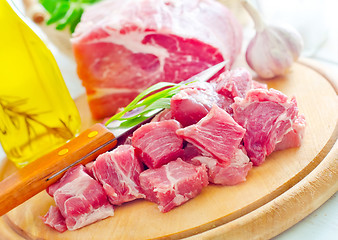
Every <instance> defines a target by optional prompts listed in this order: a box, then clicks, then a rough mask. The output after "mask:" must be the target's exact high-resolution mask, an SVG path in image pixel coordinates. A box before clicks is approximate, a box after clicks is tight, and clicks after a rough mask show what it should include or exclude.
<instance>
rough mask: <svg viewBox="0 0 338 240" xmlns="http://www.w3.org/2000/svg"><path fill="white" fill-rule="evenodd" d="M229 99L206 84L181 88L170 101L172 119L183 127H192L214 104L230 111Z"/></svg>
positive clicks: (197, 83)
mask: <svg viewBox="0 0 338 240" xmlns="http://www.w3.org/2000/svg"><path fill="white" fill-rule="evenodd" d="M232 103H233V101H232V100H231V99H230V98H227V97H224V96H222V95H219V94H218V93H217V92H216V91H215V89H214V87H213V86H212V85H211V84H210V83H207V82H195V83H191V84H188V85H187V86H184V87H182V88H181V90H180V92H179V93H177V94H176V95H174V96H173V97H172V98H171V101H170V109H171V113H172V117H173V118H174V119H176V120H177V121H179V122H180V123H181V124H182V125H183V127H186V126H189V125H192V124H195V123H197V122H198V121H199V120H201V119H202V118H203V117H205V115H207V114H208V113H209V111H210V109H211V108H212V106H213V105H214V104H216V105H218V106H219V107H221V108H223V109H226V110H228V111H230V110H231V108H230V104H232Z"/></svg>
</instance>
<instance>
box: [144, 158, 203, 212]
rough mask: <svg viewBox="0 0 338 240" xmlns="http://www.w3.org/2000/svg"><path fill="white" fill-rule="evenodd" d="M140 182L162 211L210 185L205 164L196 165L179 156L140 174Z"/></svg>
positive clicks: (168, 209) (149, 197) (193, 195)
mask: <svg viewBox="0 0 338 240" xmlns="http://www.w3.org/2000/svg"><path fill="white" fill-rule="evenodd" d="M140 183H141V187H142V189H143V191H144V192H145V194H146V196H147V199H149V200H150V201H152V202H155V203H157V204H158V208H159V209H160V211H161V212H168V211H170V210H171V209H173V208H174V207H176V206H179V205H181V204H183V203H185V202H186V201H188V200H189V199H191V198H194V197H196V196H197V195H198V194H199V193H200V192H201V190H202V188H203V187H205V186H207V185H208V175H207V170H206V168H205V166H204V165H201V166H195V165H193V164H190V163H187V162H184V161H183V160H182V159H180V158H178V159H177V160H176V161H171V162H169V163H168V164H166V165H163V166H162V167H160V168H155V169H148V170H145V171H144V172H142V173H141V174H140Z"/></svg>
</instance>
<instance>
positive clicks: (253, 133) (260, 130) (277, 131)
mask: <svg viewBox="0 0 338 240" xmlns="http://www.w3.org/2000/svg"><path fill="white" fill-rule="evenodd" d="M232 108H233V110H234V115H233V117H234V119H235V121H236V122H238V123H239V124H240V125H241V126H242V127H244V128H245V129H246V133H245V136H244V147H245V149H246V151H247V153H248V156H249V157H250V160H251V161H252V162H253V164H254V165H256V166H258V165H260V164H262V163H263V162H264V160H265V157H266V156H267V155H269V154H270V153H271V152H272V151H273V150H274V149H275V146H276V143H278V142H280V141H282V139H283V137H284V135H285V134H287V133H288V132H290V131H291V130H292V126H293V123H294V122H295V120H296V118H297V115H298V108H297V103H296V100H295V98H292V99H291V100H290V101H289V100H288V97H287V96H286V95H284V94H283V93H281V92H279V91H277V90H274V89H270V90H265V89H253V90H250V91H249V92H248V93H247V95H246V97H245V99H241V98H235V103H234V104H233V105H232Z"/></svg>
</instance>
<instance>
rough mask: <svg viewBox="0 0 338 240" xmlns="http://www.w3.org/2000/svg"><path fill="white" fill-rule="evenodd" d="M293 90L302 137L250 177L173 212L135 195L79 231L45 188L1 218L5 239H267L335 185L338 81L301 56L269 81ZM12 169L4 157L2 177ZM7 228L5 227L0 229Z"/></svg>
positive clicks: (209, 190) (212, 189)
mask: <svg viewBox="0 0 338 240" xmlns="http://www.w3.org/2000/svg"><path fill="white" fill-rule="evenodd" d="M267 83H268V85H269V87H273V88H275V89H278V90H280V91H282V92H284V93H285V94H287V95H288V96H293V95H294V96H296V98H297V101H298V105H299V110H300V112H301V113H303V114H304V115H305V117H306V121H307V128H306V133H305V137H304V142H303V145H302V146H301V147H300V148H293V149H288V150H284V151H279V152H274V153H273V154H271V155H270V156H269V157H268V158H267V160H266V162H265V163H264V164H263V165H261V166H260V167H255V168H253V169H252V170H251V171H250V172H249V175H248V177H247V181H246V182H244V183H242V184H239V185H237V186H231V187H225V186H216V185H209V186H208V187H206V188H205V189H203V191H202V193H201V194H200V195H199V196H197V197H196V198H194V199H192V200H190V201H189V202H187V203H185V204H183V205H182V206H180V207H177V208H175V209H173V210H172V211H170V212H168V213H165V214H164V213H161V212H159V210H158V208H157V206H156V204H154V203H151V202H149V201H146V200H137V201H133V202H130V203H127V204H124V205H122V206H120V207H116V208H115V216H114V217H110V218H107V219H105V220H103V221H99V222H97V223H94V224H92V225H90V226H87V227H84V228H82V229H80V230H77V231H67V232H65V233H62V234H60V233H58V232H56V231H54V230H52V229H50V228H49V227H47V226H45V225H44V224H43V223H42V221H41V219H40V217H39V216H43V215H44V214H45V213H46V212H47V210H48V208H49V206H50V205H52V204H54V202H53V199H52V198H51V197H49V196H48V195H47V194H46V192H42V193H40V194H38V195H36V196H35V197H33V198H32V199H30V200H29V201H27V202H25V203H24V204H22V205H20V206H19V207H17V208H15V209H13V210H12V211H11V212H9V213H8V214H6V215H5V216H4V217H2V218H1V221H0V237H1V234H3V236H4V237H6V238H5V239H53V240H54V239H72V240H74V239H81V240H82V239H100V240H101V239H138V240H139V239H154V238H164V239H166V238H167V239H177V238H183V237H188V238H191V239H201V238H202V239H211V238H212V239H214V238H220V239H222V238H225V237H226V238H227V239H248V238H250V239H253V238H256V239H266V238H271V237H273V236H275V235H277V234H279V233H280V232H282V231H284V230H285V229H287V228H288V227H290V226H292V225H293V224H295V223H297V222H298V221H299V220H301V219H302V218H304V217H305V216H307V215H308V214H310V213H311V212H312V211H313V210H315V209H316V208H318V207H319V206H320V205H321V204H323V203H324V202H325V201H326V200H327V199H328V198H330V196H332V195H333V194H334V193H335V192H336V191H337V190H338V174H337V172H338V163H337V161H338V160H337V155H338V144H337V143H336V140H337V136H338V127H337V119H338V111H337V109H338V101H337V88H336V87H335V85H334V82H333V81H332V79H330V77H328V76H327V75H325V73H324V72H322V70H320V69H318V68H315V67H313V66H310V65H308V64H306V63H304V62H298V63H296V64H294V66H293V68H292V69H291V71H290V72H289V74H288V75H287V76H285V77H281V78H276V79H274V80H272V81H269V82H267ZM76 103H77V105H78V107H79V110H80V113H81V116H82V119H83V126H84V127H88V126H90V124H92V123H93V121H92V120H91V118H90V113H89V109H88V106H87V103H86V99H85V97H81V98H79V99H77V101H76ZM12 171H15V168H14V166H13V165H12V164H11V163H10V162H8V161H6V162H5V163H4V165H3V166H2V167H1V169H0V174H1V175H0V177H1V178H2V177H4V176H6V175H8V174H9V173H10V172H12ZM3 232H4V233H3Z"/></svg>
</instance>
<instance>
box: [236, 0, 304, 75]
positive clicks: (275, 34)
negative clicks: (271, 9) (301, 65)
mask: <svg viewBox="0 0 338 240" xmlns="http://www.w3.org/2000/svg"><path fill="white" fill-rule="evenodd" d="M242 4H243V6H244V7H245V8H246V9H247V10H248V12H249V14H250V15H251V16H252V17H253V20H254V22H255V28H256V35H255V36H254V38H253V39H252V40H251V41H250V43H249V45H248V47H247V50H246V61H247V63H248V65H249V66H250V67H251V68H252V69H253V70H254V71H255V72H256V73H257V75H258V76H260V77H262V78H273V77H276V76H279V75H284V74H286V73H287V71H288V70H289V68H290V67H291V65H292V64H293V62H294V61H296V60H297V59H298V57H299V55H300V53H301V50H302V48H303V40H302V38H301V36H300V34H299V33H298V32H297V31H296V30H295V29H294V28H292V27H291V26H277V25H276V26H272V25H267V24H265V23H264V21H263V20H262V18H261V16H260V15H259V13H258V12H257V11H256V10H255V9H254V8H253V7H252V6H251V5H250V4H249V3H248V2H247V1H242Z"/></svg>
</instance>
